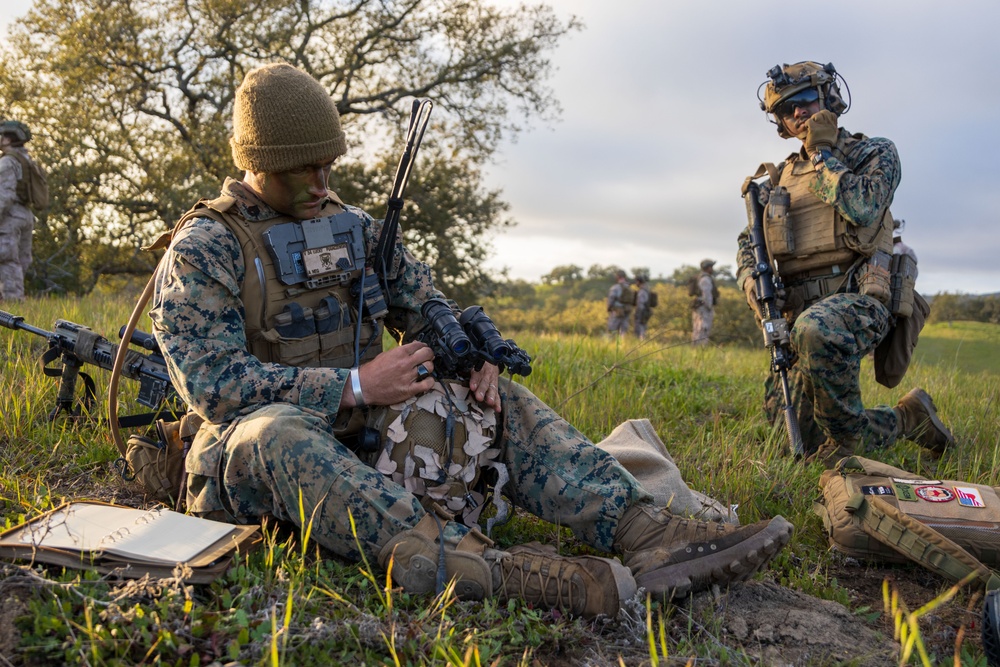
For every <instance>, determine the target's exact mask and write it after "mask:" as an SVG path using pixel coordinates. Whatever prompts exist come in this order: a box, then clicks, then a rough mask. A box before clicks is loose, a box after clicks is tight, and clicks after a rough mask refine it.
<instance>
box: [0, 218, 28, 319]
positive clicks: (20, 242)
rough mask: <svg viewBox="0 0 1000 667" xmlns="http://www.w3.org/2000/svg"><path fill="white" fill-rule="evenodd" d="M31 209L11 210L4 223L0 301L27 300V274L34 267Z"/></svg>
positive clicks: (0, 231) (0, 237)
mask: <svg viewBox="0 0 1000 667" xmlns="http://www.w3.org/2000/svg"><path fill="white" fill-rule="evenodd" d="M33 227H34V218H33V217H32V215H31V212H30V211H28V209H26V208H24V207H23V206H20V205H15V206H11V207H10V210H8V212H7V215H6V216H4V218H3V219H2V220H0V299H7V300H16V301H20V300H21V299H24V274H25V272H27V270H28V267H29V266H31V230H32V228H33Z"/></svg>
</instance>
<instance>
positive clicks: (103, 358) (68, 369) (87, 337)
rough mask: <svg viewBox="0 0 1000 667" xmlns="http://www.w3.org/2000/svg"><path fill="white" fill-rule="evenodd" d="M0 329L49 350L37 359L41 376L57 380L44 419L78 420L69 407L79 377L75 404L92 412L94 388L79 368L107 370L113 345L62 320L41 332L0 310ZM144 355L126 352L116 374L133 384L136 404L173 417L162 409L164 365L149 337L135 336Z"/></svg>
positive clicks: (169, 389) (167, 394) (166, 385)
mask: <svg viewBox="0 0 1000 667" xmlns="http://www.w3.org/2000/svg"><path fill="white" fill-rule="evenodd" d="M0 326H4V327H7V328H8V329H14V330H15V331H16V330H22V331H27V332H28V333H33V334H35V335H36V336H41V337H42V338H45V339H46V340H47V341H48V343H49V349H48V350H46V352H45V353H44V354H43V355H42V358H41V362H42V371H43V372H44V373H45V375H47V376H49V377H58V378H60V380H59V393H58V395H57V397H56V407H55V408H53V409H52V411H51V412H50V413H49V419H53V420H54V419H55V418H56V417H58V416H59V415H60V414H62V413H66V414H69V415H71V416H78V415H79V414H80V410H79V409H78V408H77V407H76V406H75V405H74V403H75V401H76V381H77V377H79V378H81V379H82V380H83V383H84V392H83V397H82V399H81V404H82V407H83V409H84V410H85V411H86V412H87V413H90V412H92V410H93V407H94V401H95V398H96V388H95V386H94V380H93V379H92V378H91V377H90V376H89V375H87V374H86V373H84V372H81V370H80V369H81V368H83V366H84V364H91V365H93V366H97V367H98V368H103V369H104V370H108V371H109V370H111V369H112V366H113V364H114V360H115V355H116V354H118V347H119V346H118V345H115V344H114V343H112V342H110V341H109V340H107V339H106V338H104V337H103V336H101V335H99V334H97V333H95V332H94V331H93V330H91V329H90V328H89V327H85V326H83V325H82V324H76V323H74V322H68V321H66V320H56V323H55V326H54V327H53V331H46V330H45V329H39V328H38V327H33V326H31V325H30V324H25V323H24V318H23V317H20V316H18V315H13V314H11V313H8V312H5V311H2V310H0ZM129 342H131V343H133V344H135V345H139V346H141V347H143V348H144V349H147V350H150V353H149V354H142V353H141V352H136V351H135V350H127V351H126V353H125V355H126V357H125V365H124V367H123V368H122V375H124V376H125V377H127V378H130V379H132V380H136V381H137V382H138V383H139V395H138V398H137V400H138V402H139V403H140V404H142V405H144V406H146V407H148V408H150V409H152V410H155V411H157V412H159V411H161V410H163V409H166V410H167V411H168V412H173V411H172V410H171V409H170V406H169V405H168V399H171V398H173V396H174V390H173V385H172V384H170V376H169V375H168V374H167V366H166V363H165V362H164V360H163V356H162V355H161V354H160V351H159V349H158V348H157V347H156V341H155V340H154V339H153V337H152V336H151V335H149V334H146V333H143V332H141V331H136V332H134V333H133V334H132V338H131V340H130V341H129ZM59 357H62V368H59V367H58V366H50V365H49V364H51V363H52V362H54V361H56V359H58V358H59ZM146 417H147V416H146V415H139V416H135V417H123V418H122V419H121V420H120V421H121V422H122V423H123V424H126V423H129V424H131V425H139V424H142V423H146V424H148V423H151V421H152V416H151V415H150V416H149V418H148V419H147V418H146Z"/></svg>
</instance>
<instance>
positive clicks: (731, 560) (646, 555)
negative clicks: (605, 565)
mask: <svg viewBox="0 0 1000 667" xmlns="http://www.w3.org/2000/svg"><path fill="white" fill-rule="evenodd" d="M793 530H794V529H793V527H792V524H790V523H789V522H788V521H785V519H784V518H783V517H780V516H777V517H774V518H773V519H771V520H770V521H759V522H757V523H755V524H753V525H750V526H733V525H731V524H722V523H714V522H705V521H695V520H692V519H681V518H679V517H677V516H674V515H672V514H670V512H669V511H668V510H666V509H657V508H655V507H653V506H652V505H634V506H632V507H630V508H629V509H628V510H627V511H626V512H625V515H624V516H623V517H622V519H621V521H620V522H619V523H618V530H617V531H616V532H615V547H616V548H618V549H620V550H621V551H622V554H623V555H622V561H623V562H624V563H625V565H626V566H627V567H628V568H629V569H630V570H632V574H633V575H635V582H636V583H637V584H638V585H639V586H641V587H644V588H645V589H646V590H647V591H649V592H650V593H651V594H653V595H655V596H659V597H660V598H661V599H663V600H670V599H671V598H682V597H684V596H686V595H688V594H689V593H694V592H697V591H700V590H704V589H706V588H708V587H710V586H711V585H712V584H718V585H720V586H725V585H727V584H730V583H734V582H737V581H743V580H744V579H747V578H749V577H750V576H752V575H753V574H754V573H755V572H757V571H758V570H760V569H761V568H762V567H763V566H764V565H765V564H766V563H767V562H768V561H770V560H771V558H773V557H774V555H775V554H777V553H778V551H780V550H781V549H782V547H784V546H785V545H786V544H788V541H789V540H790V539H791V538H792V531H793Z"/></svg>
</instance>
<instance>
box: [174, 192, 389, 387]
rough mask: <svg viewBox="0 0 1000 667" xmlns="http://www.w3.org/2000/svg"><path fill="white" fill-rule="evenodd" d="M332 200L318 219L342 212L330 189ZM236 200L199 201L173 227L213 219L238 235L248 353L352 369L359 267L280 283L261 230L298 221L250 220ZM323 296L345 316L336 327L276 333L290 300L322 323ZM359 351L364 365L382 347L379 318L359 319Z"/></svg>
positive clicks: (361, 227)
mask: <svg viewBox="0 0 1000 667" xmlns="http://www.w3.org/2000/svg"><path fill="white" fill-rule="evenodd" d="M331 199H332V200H333V201H331V202H328V203H327V205H326V206H324V207H323V210H322V211H321V212H320V217H326V216H332V215H337V214H338V213H343V212H344V210H345V209H344V207H343V202H341V201H340V200H339V199H338V198H337V197H336V195H333V193H331ZM235 203H236V199H235V198H233V197H232V196H230V195H223V196H221V197H219V198H218V199H214V200H202V201H200V202H198V203H197V204H196V205H195V206H194V208H192V209H191V210H190V211H188V212H187V213H185V214H184V215H183V216H182V217H181V219H180V221H179V222H178V223H177V226H176V227H175V228H174V234H176V233H177V231H178V230H179V229H180V228H181V227H182V226H183V225H185V224H187V223H188V222H189V221H191V220H194V219H195V218H211V219H212V220H215V221H217V222H220V223H222V224H224V225H225V226H226V228H227V229H228V230H229V231H230V232H232V234H233V235H234V236H235V237H236V239H237V241H238V242H239V244H240V248H241V249H242V251H243V260H244V264H245V273H244V276H243V282H242V284H241V285H240V297H241V300H242V301H243V307H244V309H245V311H246V313H245V318H244V321H245V323H246V338H247V346H248V348H249V351H250V353H251V354H253V355H254V356H255V357H257V358H258V359H260V360H261V361H263V362H269V363H281V364H286V365H288V366H297V367H300V368H308V367H328V368H350V367H352V366H353V365H354V338H355V332H356V331H357V308H356V305H357V304H356V301H357V298H356V297H352V296H351V286H352V285H353V284H354V283H355V282H356V281H357V280H358V278H360V276H361V273H362V271H363V268H362V269H359V270H354V271H347V272H343V273H341V274H335V275H334V276H333V282H332V283H331V284H324V285H323V286H319V287H312V288H310V287H307V286H306V285H305V284H298V285H292V286H289V285H285V284H283V283H282V282H281V281H280V280H279V278H278V273H277V270H276V268H275V261H274V259H273V258H272V257H271V253H269V252H268V250H267V246H266V245H265V241H264V234H265V233H266V232H267V231H268V230H269V229H271V228H272V227H275V226H276V225H280V224H286V223H289V222H292V223H297V222H302V221H299V220H296V219H295V218H292V217H289V216H279V217H277V218H274V219H273V220H268V221H266V222H252V221H249V220H246V219H245V218H243V217H242V216H240V215H239V214H238V213H237V212H236V210H235V209H233V206H234V205H235ZM357 228H358V233H359V234H363V233H364V231H363V230H364V225H363V221H362V220H361V218H358V222H357ZM362 243H363V241H362ZM362 264H363V261H362ZM366 280H373V281H374V280H376V278H375V276H374V275H369V276H368V277H367V278H366ZM327 297H330V298H332V299H333V300H334V301H333V303H335V304H336V305H337V306H338V307H339V309H340V312H341V313H342V314H343V316H344V317H343V319H342V320H340V326H337V327H334V328H332V329H331V330H329V331H327V332H326V333H316V332H313V333H308V334H306V335H304V336H300V337H287V336H283V335H281V333H279V331H278V328H279V327H281V325H282V324H287V323H288V322H287V320H289V319H290V317H291V314H290V313H289V312H287V309H288V308H289V307H291V306H292V304H297V306H298V308H301V311H298V313H299V314H300V315H302V316H303V318H304V320H306V321H307V322H308V319H309V318H312V320H313V322H315V323H316V324H321V323H322V322H324V321H325V320H324V319H323V318H324V317H328V316H330V310H331V309H330V308H329V307H328V305H329V304H330V303H331V302H330V301H329V300H326V301H325V302H324V300H325V299H326V298H327ZM296 310H297V309H296ZM283 320H284V321H283ZM360 350H364V354H362V357H361V362H362V363H363V362H364V361H368V360H371V359H373V358H374V357H375V356H376V355H377V354H379V353H380V352H381V351H382V326H381V321H379V322H378V323H377V325H376V326H374V327H373V326H372V324H371V323H370V322H367V321H366V322H363V323H362V325H361V344H360V346H359V351H360Z"/></svg>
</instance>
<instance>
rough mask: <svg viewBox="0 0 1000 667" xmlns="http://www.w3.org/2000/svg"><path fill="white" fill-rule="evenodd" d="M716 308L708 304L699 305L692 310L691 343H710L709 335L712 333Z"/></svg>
mask: <svg viewBox="0 0 1000 667" xmlns="http://www.w3.org/2000/svg"><path fill="white" fill-rule="evenodd" d="M714 319H715V310H714V309H712V308H708V307H706V306H698V307H697V308H695V309H694V310H692V311H691V325H692V326H691V343H692V344H693V345H708V337H709V336H710V335H711V333H712V321H713V320H714Z"/></svg>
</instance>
